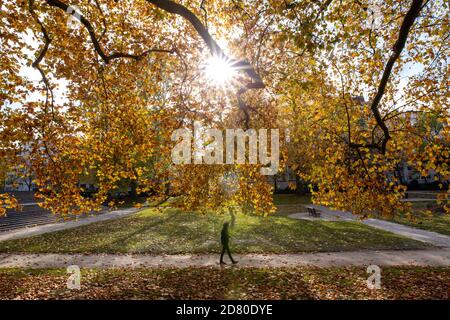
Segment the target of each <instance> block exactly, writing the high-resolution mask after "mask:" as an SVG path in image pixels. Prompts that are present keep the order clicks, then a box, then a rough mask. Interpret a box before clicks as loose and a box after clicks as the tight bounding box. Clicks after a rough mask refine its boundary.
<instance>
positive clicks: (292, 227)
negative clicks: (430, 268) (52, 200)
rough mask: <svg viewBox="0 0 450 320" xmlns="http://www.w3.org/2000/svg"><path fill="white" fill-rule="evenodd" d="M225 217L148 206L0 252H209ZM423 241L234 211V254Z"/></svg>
mask: <svg viewBox="0 0 450 320" xmlns="http://www.w3.org/2000/svg"><path fill="white" fill-rule="evenodd" d="M229 218H230V217H229V216H228V215H226V216H223V215H217V214H212V213H211V214H205V215H202V214H198V213H189V212H181V211H179V210H176V209H170V208H169V209H162V210H157V209H146V210H143V211H141V212H139V213H136V214H133V215H131V216H127V217H124V218H120V219H115V220H110V221H104V222H98V223H94V224H91V225H87V226H83V227H78V228H74V229H68V230H63V231H58V232H54V233H47V234H43V235H39V236H34V237H30V238H25V239H18V240H11V241H5V242H0V252H28V253H45V252H47V253H48V252H55V253H152V254H178V253H209V252H217V251H218V250H219V234H220V230H221V226H222V223H223V221H224V220H229ZM424 247H426V245H425V244H423V243H422V242H418V241H414V240H411V239H408V238H404V237H401V236H397V235H394V234H392V233H389V232H384V231H381V230H377V229H373V228H371V227H368V226H365V225H363V224H361V223H357V222H327V221H305V220H295V219H290V218H287V217H284V216H270V217H260V216H253V215H243V214H237V219H236V225H235V227H234V228H233V229H232V249H233V251H234V252H237V253H288V252H311V251H349V250H363V249H417V248H424Z"/></svg>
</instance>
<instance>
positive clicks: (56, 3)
mask: <svg viewBox="0 0 450 320" xmlns="http://www.w3.org/2000/svg"><path fill="white" fill-rule="evenodd" d="M45 1H46V2H47V4H48V5H49V6H52V7H57V8H60V9H61V10H64V11H65V12H68V9H69V8H70V6H69V5H67V4H66V3H64V2H62V1H60V0H45ZM78 14H79V21H80V22H81V24H83V26H84V27H85V28H86V30H87V31H88V33H89V36H90V38H91V41H92V44H93V45H94V49H95V51H96V52H97V53H98V55H99V56H100V57H101V58H102V59H103V61H104V62H105V63H109V62H110V61H111V60H114V59H119V58H129V59H134V60H137V61H139V60H141V59H142V58H144V57H145V56H146V55H147V54H149V53H150V52H166V53H174V50H169V49H149V50H146V51H144V52H142V53H141V54H130V53H123V52H113V53H112V54H110V55H107V54H106V53H105V51H104V50H103V48H102V46H101V45H100V42H99V40H98V38H97V35H96V33H95V30H94V27H93V26H92V24H91V23H90V21H89V20H87V19H86V18H85V17H84V16H83V15H82V14H81V13H80V12H78Z"/></svg>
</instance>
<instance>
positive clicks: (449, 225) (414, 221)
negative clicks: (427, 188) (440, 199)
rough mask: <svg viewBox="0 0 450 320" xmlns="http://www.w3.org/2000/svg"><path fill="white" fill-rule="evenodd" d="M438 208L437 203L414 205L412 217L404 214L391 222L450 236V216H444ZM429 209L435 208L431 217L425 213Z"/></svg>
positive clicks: (398, 215)
mask: <svg viewBox="0 0 450 320" xmlns="http://www.w3.org/2000/svg"><path fill="white" fill-rule="evenodd" d="M436 207H438V206H437V205H436V203H435V202H417V203H413V210H412V215H411V217H407V216H405V215H404V214H397V215H396V216H395V217H394V218H393V219H390V220H389V221H392V222H397V223H401V224H405V225H408V226H412V227H416V228H420V229H425V230H429V231H434V232H438V233H442V234H446V235H449V236H450V215H449V214H444V213H443V210H442V211H441V210H438V209H437V208H436ZM428 208H434V210H431V215H430V214H426V213H425V212H424V211H425V210H427V209H428Z"/></svg>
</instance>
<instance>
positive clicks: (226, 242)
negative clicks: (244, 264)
mask: <svg viewBox="0 0 450 320" xmlns="http://www.w3.org/2000/svg"><path fill="white" fill-rule="evenodd" d="M228 226H229V223H228V222H225V223H224V224H223V227H222V232H221V234H220V242H221V243H222V253H221V254H220V264H226V263H225V262H224V261H223V255H224V254H225V251H226V252H227V254H228V256H229V257H230V260H231V262H232V263H233V264H236V263H238V262H237V261H236V260H234V259H233V257H232V256H231V251H230V234H229V232H228Z"/></svg>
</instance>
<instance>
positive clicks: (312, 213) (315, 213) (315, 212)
mask: <svg viewBox="0 0 450 320" xmlns="http://www.w3.org/2000/svg"><path fill="white" fill-rule="evenodd" d="M306 209H308V213H309V215H310V216H312V217H320V211H318V210H316V208H313V207H306Z"/></svg>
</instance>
